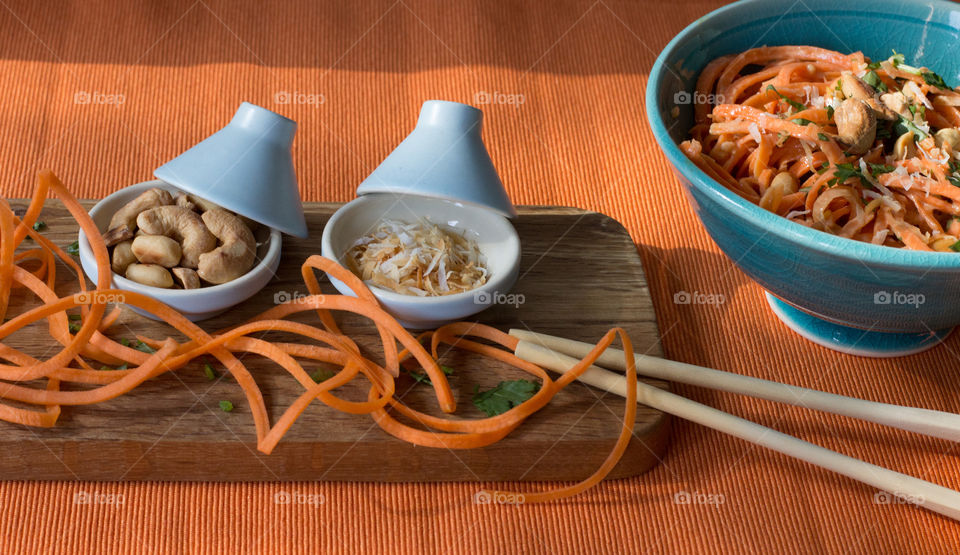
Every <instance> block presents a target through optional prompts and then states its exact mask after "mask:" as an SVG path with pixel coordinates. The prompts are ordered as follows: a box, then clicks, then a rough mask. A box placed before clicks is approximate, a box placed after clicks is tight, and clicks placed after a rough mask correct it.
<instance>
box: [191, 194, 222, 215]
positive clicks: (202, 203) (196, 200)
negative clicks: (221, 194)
mask: <svg viewBox="0 0 960 555" xmlns="http://www.w3.org/2000/svg"><path fill="white" fill-rule="evenodd" d="M184 196H185V197H187V198H186V201H187V202H191V203H193V204H194V205H195V206H196V207H197V210H199V211H200V212H206V211H208V210H221V209H222V207H221V206H220V205H219V204H214V203H212V202H210V201H209V200H207V199H204V198H200V197H198V196H197V195H184Z"/></svg>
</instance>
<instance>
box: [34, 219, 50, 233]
mask: <svg viewBox="0 0 960 555" xmlns="http://www.w3.org/2000/svg"><path fill="white" fill-rule="evenodd" d="M44 229H47V222H41V221H37V222H34V224H33V230H34V231H43V230H44Z"/></svg>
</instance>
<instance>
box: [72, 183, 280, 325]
mask: <svg viewBox="0 0 960 555" xmlns="http://www.w3.org/2000/svg"><path fill="white" fill-rule="evenodd" d="M153 187H160V188H161V189H166V190H168V191H170V192H177V189H176V188H175V187H173V186H172V185H170V184H168V183H165V182H163V181H160V180H154V181H145V182H143V183H137V184H136V185H131V186H129V187H126V188H123V189H120V190H119V191H117V192H115V193H113V194H111V195H109V196H107V197H105V198H104V199H103V200H101V201H100V202H98V203H97V204H96V205H94V206H93V208H91V209H90V217H91V218H92V219H93V223H94V224H96V226H97V227H98V228H99V229H100V230H101V231H106V230H107V226H108V225H109V223H110V218H111V217H112V216H113V214H114V213H115V212H116V211H117V210H119V209H120V208H121V207H123V206H124V205H125V204H127V203H128V202H130V201H131V200H133V199H134V198H136V197H137V196H138V195H140V194H141V193H143V192H144V191H146V190H148V189H152V188H153ZM78 243H79V247H80V265H81V266H83V271H84V272H85V273H86V274H87V277H89V278H90V279H91V280H92V281H93V282H94V283H96V282H97V263H96V261H95V260H94V258H93V250H92V249H91V248H90V243H89V242H87V237H86V235H85V234H84V233H83V230H81V231H80V236H79V241H78ZM281 244H282V240H281V238H280V232H279V231H277V230H276V229H271V230H270V238H269V239H268V240H267V241H265V242H264V243H263V244H261V245H260V246H259V247H258V248H257V260H258V262H257V264H256V265H255V266H254V267H253V268H252V269H251V270H250V271H249V272H247V273H246V274H244V275H242V276H240V277H239V278H237V279H235V280H233V281H230V282H227V283H223V284H220V285H212V286H209V287H202V288H200V289H189V290H184V289H162V288H159V287H150V286H149V285H143V284H140V283H137V282H135V281H131V280H129V279H127V278H125V277H123V276H119V275H116V274H114V275H113V287H115V288H117V289H122V290H125V291H135V292H137V293H143V294H144V295H149V296H151V297H153V298H154V299H156V300H158V301H160V302H162V303H164V304H166V305H168V306H170V307H171V308H174V309H176V310H177V311H178V312H180V313H181V314H183V315H184V316H186V317H187V318H189V319H190V320H191V321H194V322H197V321H200V320H206V319H207V318H212V317H214V316H216V315H217V314H220V313H221V312H223V311H225V310H227V309H228V308H230V307H232V306H234V305H236V304H239V303H241V302H243V301H245V300H247V299H249V298H250V297H252V296H253V295H255V294H256V293H257V292H258V291H260V290H261V289H263V287H264V286H265V285H266V284H267V283H269V282H270V280H271V279H273V276H274V275H276V273H277V267H278V266H279V265H280V247H281ZM131 308H133V310H135V311H136V312H138V313H139V314H142V315H144V316H147V317H148V318H154V319H156V317H155V316H153V315H152V314H150V313H148V312H146V311H143V310H140V309H138V308H135V307H131Z"/></svg>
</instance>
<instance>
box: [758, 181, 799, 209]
mask: <svg viewBox="0 0 960 555" xmlns="http://www.w3.org/2000/svg"><path fill="white" fill-rule="evenodd" d="M796 192H797V178H795V177H793V174H792V173H790V172H780V173H778V174H777V176H776V177H774V178H773V181H771V182H770V186H769V187H767V190H766V191H764V192H763V196H762V197H761V198H760V207H761V208H764V209H766V210H769V211H771V212H776V211H778V210H779V209H780V201H781V200H783V197H784V195H790V194H793V193H796Z"/></svg>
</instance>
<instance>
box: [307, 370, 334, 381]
mask: <svg viewBox="0 0 960 555" xmlns="http://www.w3.org/2000/svg"><path fill="white" fill-rule="evenodd" d="M335 375H336V374H335V373H334V372H333V371H331V370H317V371H316V372H314V373H313V374H310V378H311V379H312V380H313V381H315V382H317V383H320V382H325V381H327V380H329V379H330V378H332V377H334V376H335Z"/></svg>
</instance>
